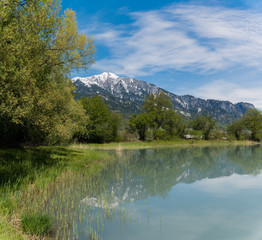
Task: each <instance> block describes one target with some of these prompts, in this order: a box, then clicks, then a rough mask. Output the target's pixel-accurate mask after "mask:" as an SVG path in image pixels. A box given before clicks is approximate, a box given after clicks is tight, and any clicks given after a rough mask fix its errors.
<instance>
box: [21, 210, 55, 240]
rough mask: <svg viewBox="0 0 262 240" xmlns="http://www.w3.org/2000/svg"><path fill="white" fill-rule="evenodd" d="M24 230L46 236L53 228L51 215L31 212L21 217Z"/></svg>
mask: <svg viewBox="0 0 262 240" xmlns="http://www.w3.org/2000/svg"><path fill="white" fill-rule="evenodd" d="M21 224H22V228H23V231H24V232H25V233H27V234H31V235H39V236H45V235H47V234H48V233H49V232H50V231H51V228H52V221H51V217H50V216H49V215H47V214H39V213H35V214H34V213H29V214H25V215H23V216H22V218H21Z"/></svg>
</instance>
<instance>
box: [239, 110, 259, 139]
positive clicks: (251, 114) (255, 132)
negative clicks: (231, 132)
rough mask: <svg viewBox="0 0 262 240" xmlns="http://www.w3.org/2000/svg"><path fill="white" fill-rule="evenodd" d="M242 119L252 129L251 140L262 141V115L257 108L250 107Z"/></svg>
mask: <svg viewBox="0 0 262 240" xmlns="http://www.w3.org/2000/svg"><path fill="white" fill-rule="evenodd" d="M241 121H242V122H243V123H244V125H245V126H246V127H247V128H248V129H249V130H250V131H251V140H253V141H261V139H262V115H261V113H260V112H259V111H258V110H257V109H249V110H248V111H247V112H246V113H245V115H244V116H243V117H242V119H241Z"/></svg>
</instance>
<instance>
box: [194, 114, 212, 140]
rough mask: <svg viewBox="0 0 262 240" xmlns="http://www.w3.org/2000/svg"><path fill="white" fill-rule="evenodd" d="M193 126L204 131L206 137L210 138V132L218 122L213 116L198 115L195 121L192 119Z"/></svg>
mask: <svg viewBox="0 0 262 240" xmlns="http://www.w3.org/2000/svg"><path fill="white" fill-rule="evenodd" d="M191 124H192V127H193V129H194V130H197V131H201V132H202V133H203V136H204V139H205V140H208V139H209V138H210V132H211V130H212V129H214V128H215V126H216V123H215V121H214V120H213V119H212V117H211V116H207V115H204V116H199V115H198V116H197V117H196V118H195V119H194V120H193V121H192V123H191Z"/></svg>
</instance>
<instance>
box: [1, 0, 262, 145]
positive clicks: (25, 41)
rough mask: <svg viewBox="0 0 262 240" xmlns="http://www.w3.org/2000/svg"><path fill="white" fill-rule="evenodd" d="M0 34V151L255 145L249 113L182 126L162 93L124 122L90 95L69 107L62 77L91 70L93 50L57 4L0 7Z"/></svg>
mask: <svg viewBox="0 0 262 240" xmlns="http://www.w3.org/2000/svg"><path fill="white" fill-rule="evenodd" d="M0 28H1V30H0V31H1V34H0V79H1V81H0V84H1V87H0V145H8V146H10V145H43V144H49V145H50V144H57V143H62V142H71V141H77V142H99V143H103V142H110V141H126V140H136V139H139V140H143V141H144V140H160V139H163V140H171V139H174V138H185V137H187V138H197V139H201V138H204V139H206V140H208V139H221V138H224V139H237V140H241V139H250V140H254V141H260V140H261V139H262V116H261V113H260V112H259V111H257V110H249V111H248V112H247V113H246V114H245V115H244V116H243V117H242V118H241V119H240V120H238V121H236V122H234V123H232V124H230V125H229V126H228V128H227V129H221V128H218V127H217V124H216V123H215V121H214V120H213V119H212V118H211V117H210V116H206V115H205V116H197V117H196V118H195V119H192V120H191V121H189V120H187V121H186V120H185V119H183V116H182V115H180V114H178V113H177V112H176V111H175V110H173V106H172V103H171V100H170V99H169V98H168V96H166V95H165V94H164V93H163V92H161V93H160V94H158V95H152V94H151V95H149V96H148V97H147V98H146V99H145V102H144V106H141V107H142V109H143V111H142V113H141V114H134V115H132V116H131V118H130V119H128V120H125V121H123V119H122V117H121V115H119V114H117V113H114V112H111V111H109V109H108V107H107V106H106V105H105V103H104V102H103V100H102V99H101V98H100V97H98V96H94V97H91V98H85V97H84V98H81V99H79V100H78V101H76V100H75V98H74V87H73V84H72V81H71V78H70V71H71V70H72V69H78V68H85V69H87V68H88V67H89V66H90V65H91V64H93V63H94V54H95V51H96V49H95V45H94V41H93V39H92V38H90V37H89V36H86V35H84V34H80V33H79V31H78V28H77V23H76V17H75V12H74V11H72V10H66V11H65V12H64V13H62V12H61V5H60V3H59V1H55V0H44V1H43V0H31V1H29V0H23V1H17V0H10V1H1V2H0Z"/></svg>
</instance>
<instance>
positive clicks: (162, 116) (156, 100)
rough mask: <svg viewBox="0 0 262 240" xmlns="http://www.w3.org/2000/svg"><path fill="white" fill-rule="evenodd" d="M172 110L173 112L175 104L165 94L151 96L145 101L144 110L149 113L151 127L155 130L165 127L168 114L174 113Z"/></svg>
mask: <svg viewBox="0 0 262 240" xmlns="http://www.w3.org/2000/svg"><path fill="white" fill-rule="evenodd" d="M171 109H172V110H173V104H172V102H171V100H170V98H169V97H168V96H167V95H166V94H165V93H164V92H160V93H159V94H157V95H154V94H150V95H149V96H148V97H147V98H146V99H145V104H144V110H145V111H146V113H148V115H149V117H150V122H151V124H150V125H151V127H153V129H155V130H157V129H159V128H160V127H163V125H164V122H165V120H166V119H167V116H168V114H170V111H172V110H171Z"/></svg>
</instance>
